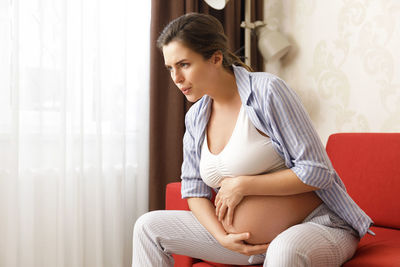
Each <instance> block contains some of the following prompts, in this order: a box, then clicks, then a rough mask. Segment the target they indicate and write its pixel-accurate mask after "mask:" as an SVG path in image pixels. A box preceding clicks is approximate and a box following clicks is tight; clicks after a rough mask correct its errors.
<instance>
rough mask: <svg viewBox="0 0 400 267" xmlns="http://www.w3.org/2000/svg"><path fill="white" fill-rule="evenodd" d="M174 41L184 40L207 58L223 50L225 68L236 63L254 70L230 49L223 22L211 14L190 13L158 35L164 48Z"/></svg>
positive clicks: (229, 67)
mask: <svg viewBox="0 0 400 267" xmlns="http://www.w3.org/2000/svg"><path fill="white" fill-rule="evenodd" d="M172 41H179V42H182V44H184V45H185V46H187V47H188V48H190V49H192V50H193V51H195V52H196V53H199V54H200V55H202V56H203V57H204V58H205V59H209V58H211V56H212V55H213V54H214V53H215V52H216V51H221V53H222V55H223V61H222V64H223V66H224V68H226V69H228V70H231V68H232V67H231V66H232V65H236V66H242V67H244V68H246V69H247V70H248V71H252V69H251V68H250V67H249V66H247V65H246V64H245V63H243V61H241V60H240V59H239V58H238V57H237V56H236V55H235V54H234V53H232V52H231V51H230V50H229V48H228V39H227V37H226V35H225V33H224V28H223V27H222V24H221V23H220V22H219V20H218V19H216V18H215V17H213V16H211V15H206V14H200V13H188V14H185V15H183V16H180V17H178V18H176V19H174V20H173V21H171V22H170V23H169V24H168V25H167V26H166V27H165V28H164V30H163V31H162V33H161V34H160V36H159V37H158V39H157V47H158V48H159V49H161V50H162V48H163V46H165V45H168V44H169V43H170V42H172Z"/></svg>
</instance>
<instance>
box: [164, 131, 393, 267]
mask: <svg viewBox="0 0 400 267" xmlns="http://www.w3.org/2000/svg"><path fill="white" fill-rule="evenodd" d="M326 151H327V153H328V155H329V157H330V159H331V161H332V164H333V166H334V167H335V169H336V171H337V172H338V174H339V176H340V177H341V178H342V180H343V182H344V183H345V185H346V188H347V191H348V193H349V194H350V196H351V197H352V198H353V199H354V200H355V201H356V202H357V203H358V204H359V205H360V207H361V208H362V209H363V210H364V211H365V212H366V213H367V214H368V215H369V216H370V217H371V218H372V219H373V221H374V223H375V224H374V226H373V227H371V230H372V231H373V232H375V234H376V236H372V235H370V234H366V235H365V236H364V237H363V238H362V239H361V241H360V244H359V246H358V249H357V252H356V254H355V255H354V257H353V258H352V259H351V260H350V261H348V262H346V263H345V264H344V265H343V266H345V267H353V266H363V267H364V266H365V267H369V266H379V267H385V266H393V267H394V266H397V267H398V266H400V165H399V163H400V133H339V134H333V135H331V136H330V137H329V139H328V142H327V146H326ZM166 209H168V210H187V209H188V206H187V202H186V200H184V199H181V194H180V183H179V182H177V183H170V184H168V185H167V188H166ZM174 258H175V266H177V267H186V266H193V267H194V266H195V267H211V266H215V267H229V266H233V265H225V264H218V263H211V262H204V261H201V260H198V259H192V258H189V257H186V256H181V255H174ZM252 266H256V265H252ZM257 266H261V265H257Z"/></svg>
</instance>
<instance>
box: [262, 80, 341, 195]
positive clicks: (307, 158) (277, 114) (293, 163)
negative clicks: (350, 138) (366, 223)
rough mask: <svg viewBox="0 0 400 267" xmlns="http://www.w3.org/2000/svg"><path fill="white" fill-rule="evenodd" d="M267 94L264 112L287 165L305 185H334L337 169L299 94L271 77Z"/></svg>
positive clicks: (326, 186)
mask: <svg viewBox="0 0 400 267" xmlns="http://www.w3.org/2000/svg"><path fill="white" fill-rule="evenodd" d="M266 93H267V96H266V102H265V103H264V107H263V108H264V113H265V115H266V116H267V118H268V121H269V123H270V125H269V127H270V130H271V131H272V132H273V140H274V141H275V142H276V143H277V146H278V148H279V149H280V150H281V152H282V153H283V154H284V157H285V162H286V165H287V166H288V167H289V168H291V170H292V171H293V172H294V173H295V174H296V175H297V176H298V177H299V178H300V180H301V181H303V182H304V183H305V184H308V185H311V186H314V187H317V188H320V189H326V188H329V187H331V185H332V183H333V182H334V173H335V171H334V170H333V167H332V164H331V162H330V160H329V158H328V155H327V154H326V151H325V148H324V146H323V144H322V142H321V140H320V138H319V136H318V133H317V132H316V130H315V128H314V126H313V125H312V122H311V119H310V117H309V115H308V114H307V112H306V110H305V109H304V107H303V105H302V103H301V101H300V99H299V97H298V96H297V94H296V93H295V92H294V91H293V90H292V89H290V88H289V87H288V86H287V85H286V84H285V83H284V82H283V81H282V80H280V79H279V78H271V80H270V82H269V83H268V90H267V91H266Z"/></svg>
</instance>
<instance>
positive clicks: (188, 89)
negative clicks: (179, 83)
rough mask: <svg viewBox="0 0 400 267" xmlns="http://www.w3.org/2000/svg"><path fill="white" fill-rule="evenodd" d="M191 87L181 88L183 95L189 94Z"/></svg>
mask: <svg viewBox="0 0 400 267" xmlns="http://www.w3.org/2000/svg"><path fill="white" fill-rule="evenodd" d="M190 89H191V87H186V88H182V89H181V91H182V93H183V94H184V95H187V94H189V92H190Z"/></svg>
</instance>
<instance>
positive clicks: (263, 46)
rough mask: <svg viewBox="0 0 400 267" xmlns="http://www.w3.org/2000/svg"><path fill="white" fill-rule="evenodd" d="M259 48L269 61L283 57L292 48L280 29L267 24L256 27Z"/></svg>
mask: <svg viewBox="0 0 400 267" xmlns="http://www.w3.org/2000/svg"><path fill="white" fill-rule="evenodd" d="M255 30H256V33H257V38H258V49H259V50H260V52H261V55H262V56H263V57H264V59H265V60H267V61H274V60H277V59H280V58H281V57H283V56H284V55H285V54H286V53H287V52H288V51H289V49H290V46H291V45H290V43H289V42H288V40H287V39H286V38H285V36H283V35H282V34H281V33H280V32H278V31H273V30H270V29H268V28H267V27H266V26H261V27H256V29H255Z"/></svg>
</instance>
